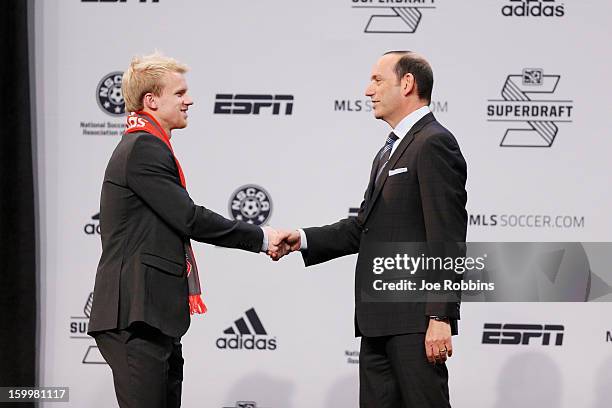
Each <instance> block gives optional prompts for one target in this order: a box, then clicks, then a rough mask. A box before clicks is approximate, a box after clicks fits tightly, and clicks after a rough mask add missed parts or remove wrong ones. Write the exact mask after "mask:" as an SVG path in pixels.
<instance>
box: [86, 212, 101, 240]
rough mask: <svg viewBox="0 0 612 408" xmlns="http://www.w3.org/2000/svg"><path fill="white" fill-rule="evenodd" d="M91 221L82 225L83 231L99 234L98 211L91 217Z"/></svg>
mask: <svg viewBox="0 0 612 408" xmlns="http://www.w3.org/2000/svg"><path fill="white" fill-rule="evenodd" d="M91 221H92V222H89V223H87V224H85V226H84V227H83V231H84V232H85V234H87V235H96V234H98V235H100V213H97V214H95V215H94V216H92V217H91Z"/></svg>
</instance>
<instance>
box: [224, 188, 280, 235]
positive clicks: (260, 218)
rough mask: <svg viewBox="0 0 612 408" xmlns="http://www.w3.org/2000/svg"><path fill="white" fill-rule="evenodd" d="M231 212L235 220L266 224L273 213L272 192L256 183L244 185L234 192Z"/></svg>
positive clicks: (231, 199)
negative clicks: (269, 192)
mask: <svg viewBox="0 0 612 408" xmlns="http://www.w3.org/2000/svg"><path fill="white" fill-rule="evenodd" d="M229 212H230V215H231V216H232V217H233V218H234V219H235V220H238V221H244V222H247V223H249V224H254V225H264V224H265V223H266V222H267V221H268V220H269V219H270V215H271V214H272V200H271V199H270V194H268V192H267V191H266V190H264V189H263V188H262V187H260V186H256V185H254V184H247V185H245V186H242V187H240V188H238V189H237V190H236V191H234V193H233V194H232V197H231V198H230V202H229Z"/></svg>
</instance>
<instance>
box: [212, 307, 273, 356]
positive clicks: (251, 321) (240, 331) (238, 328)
mask: <svg viewBox="0 0 612 408" xmlns="http://www.w3.org/2000/svg"><path fill="white" fill-rule="evenodd" d="M245 315H246V319H245V318H244V317H241V318H239V319H237V320H235V321H234V324H233V325H232V326H230V327H228V328H227V329H225V330H223V334H225V336H222V337H219V338H218V339H217V342H216V344H217V348H219V349H222V350H226V349H230V350H276V337H274V338H270V337H269V336H268V332H267V331H266V329H265V328H264V326H263V324H262V323H261V320H260V319H259V316H258V315H257V312H256V311H255V309H254V308H250V309H249V310H247V311H246V312H245Z"/></svg>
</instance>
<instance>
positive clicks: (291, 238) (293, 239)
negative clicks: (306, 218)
mask: <svg viewBox="0 0 612 408" xmlns="http://www.w3.org/2000/svg"><path fill="white" fill-rule="evenodd" d="M285 232H286V233H287V234H288V235H287V238H285V242H286V243H287V244H288V245H289V248H290V249H291V252H293V251H299V250H300V248H302V237H301V236H300V232H299V231H298V230H293V231H285Z"/></svg>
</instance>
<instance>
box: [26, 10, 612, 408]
mask: <svg viewBox="0 0 612 408" xmlns="http://www.w3.org/2000/svg"><path fill="white" fill-rule="evenodd" d="M525 4H527V9H529V11H530V13H529V14H538V10H543V11H542V13H543V14H549V11H551V10H552V11H553V14H556V15H555V16H551V17H549V16H533V15H529V16H521V15H519V16H517V15H516V14H526V13H525V11H524V10H525ZM392 5H393V6H396V7H397V8H398V9H397V12H395V11H394V9H391V8H390V6H392ZM35 6H36V7H35V34H36V49H35V52H36V54H35V62H36V90H37V106H36V109H37V127H38V161H39V175H38V176H39V186H38V187H39V197H40V214H41V225H40V231H41V234H40V241H41V257H42V259H41V282H42V284H41V292H42V296H43V297H42V301H41V314H42V318H41V328H42V336H41V353H42V358H41V368H40V384H41V385H45V386H69V387H71V389H70V399H71V401H70V403H69V404H67V405H66V406H71V407H113V406H116V401H115V397H114V393H113V391H112V379H111V375H110V370H109V368H108V366H107V365H105V364H101V362H102V360H101V359H100V355H99V353H98V352H97V349H96V348H95V343H94V342H93V340H91V339H90V338H87V336H86V335H85V334H84V332H85V331H86V324H87V317H88V306H87V304H88V300H89V295H90V293H91V291H92V290H93V283H94V276H95V271H96V267H97V262H98V259H99V256H100V251H101V247H100V239H99V235H98V234H97V233H96V226H97V225H98V221H97V220H96V219H95V216H96V214H97V213H98V212H99V196H100V187H101V181H102V176H103V173H104V169H105V166H106V163H107V161H108V158H109V157H110V154H111V152H112V150H113V148H114V147H115V145H116V143H117V142H118V138H119V136H118V135H116V134H115V135H113V134H112V133H113V132H114V133H118V132H119V131H120V128H118V127H117V126H119V125H120V124H121V123H122V121H123V119H122V117H121V116H114V115H112V114H109V113H108V112H107V111H106V110H105V109H104V102H108V108H109V109H110V110H111V111H112V108H113V107H115V105H114V104H113V101H115V102H116V100H115V99H113V96H115V97H116V96H117V95H116V94H113V93H112V92H110V93H109V94H108V95H109V97H107V98H106V99H104V98H102V100H100V101H99V100H98V95H100V93H102V94H104V89H103V88H105V86H104V82H102V84H101V81H102V80H103V79H104V78H105V77H106V76H107V75H108V74H111V73H113V72H117V71H118V72H121V71H123V70H124V69H125V68H126V67H127V65H128V63H129V61H130V59H131V57H132V56H133V55H137V54H148V53H150V52H152V51H153V50H155V49H158V50H161V51H162V52H164V53H165V54H167V55H170V56H173V57H175V58H177V59H179V60H180V61H182V62H185V63H187V64H188V65H189V66H190V67H191V72H190V73H189V74H188V76H187V78H188V83H189V86H190V93H191V95H192V97H193V99H194V100H195V105H194V106H193V107H192V108H191V109H190V113H191V115H190V124H189V127H188V128H187V129H186V130H182V131H176V132H175V133H174V137H173V139H172V141H173V144H174V147H175V151H176V154H177V156H178V157H179V159H180V160H181V163H182V165H183V167H184V169H185V172H186V177H187V183H188V186H189V191H190V193H191V195H192V197H193V198H194V200H195V201H196V202H197V203H199V204H202V205H205V206H207V207H208V208H211V209H213V210H215V211H217V212H219V213H221V214H223V215H225V216H229V213H228V203H229V202H230V199H231V195H232V193H233V192H234V191H235V190H236V189H238V188H239V187H241V186H243V185H246V184H255V185H257V186H260V187H262V188H263V189H265V190H266V191H267V192H268V193H269V194H270V199H271V201H272V205H273V208H272V212H271V215H270V218H269V222H268V223H269V224H270V225H272V226H275V227H288V228H292V227H302V226H311V225H321V224H323V223H329V222H333V221H336V220H337V219H340V218H342V217H345V216H346V215H347V214H348V211H349V208H350V207H356V206H358V205H359V203H360V200H361V197H362V195H363V190H364V189H365V186H366V184H367V179H368V176H369V170H370V169H369V166H370V163H371V158H372V156H373V155H374V154H375V152H376V151H377V150H378V149H379V147H380V146H381V145H382V143H384V139H385V137H386V135H387V134H388V131H389V129H388V127H387V125H386V124H385V123H384V122H381V121H376V120H375V119H374V118H373V116H372V112H371V111H369V109H368V105H367V103H366V100H367V98H366V97H365V96H364V91H365V87H366V85H367V82H368V78H369V73H370V69H371V67H372V65H373V64H374V62H375V61H376V59H377V58H378V57H379V56H380V55H381V54H382V53H384V52H385V51H388V50H394V49H400V50H402V49H409V50H415V51H418V52H420V53H422V54H423V55H425V56H426V57H427V58H428V59H429V61H430V62H431V64H432V66H433V69H434V76H435V87H434V94H433V99H434V103H433V104H432V109H433V110H434V112H435V114H436V116H437V118H438V120H439V121H440V122H442V123H443V124H444V125H445V126H446V127H448V128H449V129H450V130H451V131H452V132H453V133H454V134H455V136H456V137H457V139H458V141H459V143H460V145H461V148H462V151H463V153H464V155H465V157H466V160H467V163H468V197H469V199H468V210H469V213H470V215H471V222H470V226H469V229H468V239H469V240H470V241H612V239H611V238H612V232H611V231H612V216H611V215H610V211H609V209H610V203H611V199H612V189H611V188H610V173H611V171H612V165H611V164H610V160H609V156H610V151H611V148H612V138H610V131H609V129H610V101H609V95H610V93H611V91H612V89H611V82H610V80H609V72H610V71H611V70H612V59H611V57H610V53H609V45H606V44H609V41H610V37H611V33H612V29H611V28H610V23H609V16H610V15H611V13H612V5H611V4H610V2H608V1H604V0H597V1H595V0H593V1H578V0H565V1H562V0H557V1H554V0H549V1H545V0H543V1H541V2H539V1H534V0H531V1H529V2H527V3H525V2H522V1H520V0H496V1H492V0H487V1H485V0H473V1H470V2H465V1H451V0H438V1H434V0H430V1H426V0H423V1H407V0H406V1H403V2H401V1H400V2H395V3H391V4H387V3H385V2H380V1H375V0H372V1H369V2H367V1H359V2H357V1H351V0H333V1H331V0H328V1H323V0H318V1H315V0H312V1H272V0H260V1H257V2H254V1H246V0H236V1H232V2H199V1H195V0H159V1H157V2H155V1H151V0H149V1H144V2H141V1H138V0H122V1H114V2H112V1H107V2H104V1H99V2H96V1H79V0H63V1H60V0H44V1H42V0H40V1H36V2H35ZM510 11H512V13H513V15H512V16H505V15H504V14H508V13H509V12H510ZM558 14H562V16H559V15H558ZM381 15H388V16H389V17H380V16H381ZM376 16H379V17H376ZM509 76H510V77H509ZM508 78H510V80H511V82H512V83H513V84H515V86H514V87H513V85H512V84H510V85H508V84H506V81H507V79H508ZM109 84H110V85H111V86H110V88H111V89H110V90H111V91H112V81H111V83H109ZM551 84H552V85H551ZM508 87H510V89H508ZM503 89H505V91H504V92H502V90H503ZM217 94H265V95H292V96H293V98H294V99H293V110H292V113H291V114H290V115H287V114H285V110H284V108H282V109H280V111H279V114H277V115H274V114H273V113H272V110H271V108H263V109H262V110H261V112H260V114H258V115H254V114H250V115H237V114H233V115H231V114H214V113H213V112H214V105H215V96H216V95H217ZM527 99H530V100H531V101H532V102H529V101H527V102H524V101H525V100H527ZM517 100H522V101H523V102H508V101H517ZM537 101H547V102H537ZM517 103H521V104H524V105H529V106H534V105H538V104H540V105H541V104H547V105H549V106H560V105H563V106H570V107H571V108H570V109H566V111H565V114H562V115H558V116H555V117H552V118H550V117H548V118H542V117H539V118H537V119H538V122H539V123H540V124H536V125H535V126H536V127H537V128H538V129H540V133H535V131H533V132H531V133H530V134H529V135H528V137H526V138H523V139H521V143H518V144H522V145H525V144H531V145H534V144H535V145H538V147H534V146H527V147H526V146H520V147H519V146H506V145H504V146H502V144H504V143H502V140H509V139H504V135H505V134H506V131H507V130H508V129H531V127H530V125H529V124H528V123H527V122H526V121H524V118H521V117H516V116H494V117H493V116H488V115H487V106H488V105H490V104H501V105H505V106H509V105H513V104H514V105H516V104H517ZM490 119H496V120H499V119H501V120H504V121H491V120H490ZM506 120H515V121H514V122H508V121H506ZM521 120H522V121H521ZM543 122H544V124H541V123H543ZM551 122H552V123H551ZM555 128H556V130H554V129H555ZM542 129H543V130H542ZM104 133H111V134H104ZM534 133H535V134H534ZM542 135H543V136H542ZM552 136H554V138H553V137H552ZM505 144H508V143H505ZM514 144H517V143H514ZM534 216H540V218H536V217H534ZM545 217H548V218H547V219H549V220H550V222H549V225H544V226H539V224H537V223H536V221H535V220H536V219H539V220H540V223H542V222H543V221H542V220H544V219H545ZM519 220H521V224H520V225H516V222H519ZM524 222H527V223H528V225H525V224H524ZM543 223H544V224H546V223H545V222H543ZM195 250H196V252H197V255H198V259H199V264H200V268H201V270H202V271H203V273H202V275H203V285H204V295H205V301H206V303H207V305H208V307H209V312H208V313H207V314H206V315H205V316H203V317H200V316H198V317H195V318H194V319H193V320H192V326H191V328H190V330H189V332H188V333H187V335H186V336H185V337H184V338H183V344H184V356H185V359H186V365H185V382H184V388H183V406H185V407H187V408H189V407H207V408H208V407H211V408H212V407H215V408H221V407H236V406H240V405H241V404H240V403H239V401H253V402H254V403H256V406H257V407H260V408H279V407H296V408H300V407H303V408H306V407H329V408H331V407H333V408H338V407H354V406H356V405H357V389H358V388H357V387H358V385H357V373H358V367H357V364H355V361H357V359H358V356H357V352H358V349H359V343H358V341H357V340H356V339H354V338H353V335H352V334H353V271H354V262H355V258H354V257H347V258H344V259H339V260H335V261H332V262H328V263H326V264H323V265H320V266H316V267H313V268H309V269H308V270H306V269H305V268H304V267H303V263H302V261H301V259H300V257H299V256H297V255H292V256H290V257H288V258H286V259H284V260H282V261H281V262H279V263H272V262H271V261H269V260H267V259H266V258H265V257H263V256H257V255H254V254H249V253H243V252H239V251H233V250H227V249H220V248H215V247H212V246H209V245H204V244H195ZM592 267H593V265H592ZM597 267H598V268H600V269H599V270H596V269H593V272H594V274H596V275H597V276H598V277H599V278H600V279H601V280H600V281H597V283H598V285H599V286H598V287H599V288H604V289H606V288H608V289H609V286H608V285H612V280H611V279H610V278H609V276H610V271H609V268H610V267H609V265H607V264H603V265H598V266H597ZM606 276H607V277H606ZM599 278H598V279H599ZM599 295H602V297H599V298H598V300H603V299H610V294H609V291H606V290H603V292H601V293H599ZM251 308H254V309H255V311H256V314H257V316H258V317H259V319H260V321H261V323H262V325H263V326H264V328H265V330H266V332H267V334H266V335H258V336H256V337H255V338H256V339H264V340H265V343H266V344H267V345H268V346H270V345H271V344H272V343H274V344H275V346H274V349H273V350H271V349H266V350H245V349H242V350H232V349H220V348H218V347H217V344H218V339H219V338H225V339H230V338H232V335H228V334H224V331H225V330H226V329H228V328H230V327H234V330H236V329H235V323H234V322H235V321H236V320H238V319H240V318H245V319H246V317H245V316H246V315H245V314H246V312H247V310H250V309H251ZM610 309H611V307H610V305H609V304H608V303H602V302H600V303H563V304H561V303H548V304H531V303H499V304H482V303H471V304H464V306H463V309H462V316H463V319H462V322H461V334H460V336H458V337H456V338H454V343H455V349H456V355H455V356H454V357H453V358H452V359H451V361H450V362H449V369H450V373H451V374H450V376H451V379H450V382H451V384H450V385H451V399H452V402H453V405H454V406H457V407H461V406H476V407H508V408H510V407H516V406H524V407H543V406H550V407H578V406H580V407H597V408H603V407H604V406H606V407H607V406H609V399H608V397H607V394H608V392H609V386H610V385H611V384H612V372H611V370H610V367H611V366H612V349H611V346H612V337H610V334H609V331H611V330H612V325H610V319H609V315H610ZM485 323H502V324H503V323H515V324H543V325H544V324H556V325H563V326H564V337H563V344H562V345H560V346H555V345H542V343H541V341H540V340H532V341H531V342H530V344H526V345H507V344H503V345H497V344H482V337H483V327H484V324H485ZM251 330H252V326H251ZM607 336H608V337H607ZM234 337H236V336H234ZM242 337H243V340H244V339H247V338H249V336H242ZM270 348H271V347H270Z"/></svg>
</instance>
